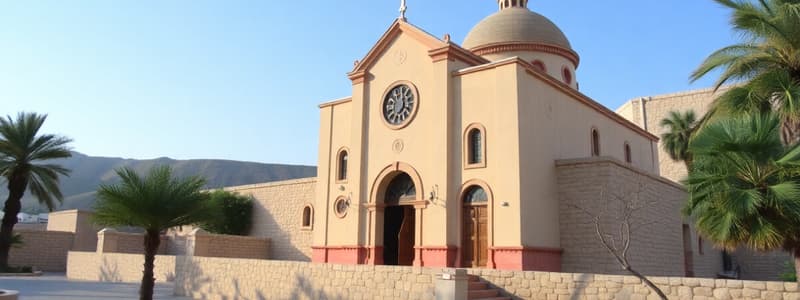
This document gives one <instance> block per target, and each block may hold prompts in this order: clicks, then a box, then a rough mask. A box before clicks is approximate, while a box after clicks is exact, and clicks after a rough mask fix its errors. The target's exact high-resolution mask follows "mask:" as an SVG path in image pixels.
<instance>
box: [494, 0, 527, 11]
mask: <svg viewBox="0 0 800 300" xmlns="http://www.w3.org/2000/svg"><path fill="white" fill-rule="evenodd" d="M497 3H498V4H499V5H500V10H504V9H506V8H512V7H520V8H527V7H528V0H497Z"/></svg>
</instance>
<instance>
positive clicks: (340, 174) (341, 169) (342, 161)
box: [336, 149, 348, 181]
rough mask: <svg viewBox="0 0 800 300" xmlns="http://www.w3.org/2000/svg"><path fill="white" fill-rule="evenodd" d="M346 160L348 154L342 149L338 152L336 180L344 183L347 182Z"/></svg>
mask: <svg viewBox="0 0 800 300" xmlns="http://www.w3.org/2000/svg"><path fill="white" fill-rule="evenodd" d="M347 159H348V154H347V150H346V149H342V150H340V151H339V158H338V160H337V161H338V170H337V172H336V180H337V181H346V180H347Z"/></svg>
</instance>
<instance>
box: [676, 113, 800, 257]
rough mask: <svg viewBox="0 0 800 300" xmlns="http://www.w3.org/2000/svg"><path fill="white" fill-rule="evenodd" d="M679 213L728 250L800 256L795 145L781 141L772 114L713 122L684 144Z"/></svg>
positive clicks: (799, 158)
mask: <svg viewBox="0 0 800 300" xmlns="http://www.w3.org/2000/svg"><path fill="white" fill-rule="evenodd" d="M689 151H690V152H692V153H693V154H694V155H695V163H694V168H693V169H692V172H690V173H689V178H688V179H687V180H686V181H685V183H686V185H687V189H688V191H689V201H688V203H687V206H686V207H685V210H684V213H685V214H687V215H688V216H691V217H692V219H693V220H695V221H694V222H695V223H696V228H697V230H698V232H699V233H700V234H701V235H703V236H704V237H706V238H707V239H709V240H711V241H713V242H714V243H715V244H716V245H717V246H719V247H721V248H724V249H727V250H733V249H736V248H737V247H739V246H746V247H749V248H751V249H754V250H756V251H771V250H776V249H784V250H787V251H791V253H792V254H793V255H794V257H795V260H796V261H800V146H799V145H794V146H785V145H783V143H782V141H781V138H780V120H779V118H778V117H777V116H774V115H771V114H768V115H749V116H744V117H738V118H729V119H723V120H720V121H717V122H713V123H711V124H709V125H708V126H706V127H704V128H703V129H702V130H700V131H699V132H698V133H697V135H696V136H695V137H694V139H693V140H692V141H691V143H690V145H689Z"/></svg>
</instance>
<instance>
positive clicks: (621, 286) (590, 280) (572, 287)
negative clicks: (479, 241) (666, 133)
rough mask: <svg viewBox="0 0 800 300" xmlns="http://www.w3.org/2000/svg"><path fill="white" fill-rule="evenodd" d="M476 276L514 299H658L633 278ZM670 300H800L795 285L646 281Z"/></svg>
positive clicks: (475, 271) (495, 272)
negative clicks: (651, 283) (654, 285)
mask: <svg viewBox="0 0 800 300" xmlns="http://www.w3.org/2000/svg"><path fill="white" fill-rule="evenodd" d="M468 272H469V273H471V274H475V275H479V276H480V277H481V278H482V279H484V280H485V281H488V282H489V283H490V284H491V285H492V286H494V287H496V288H500V289H502V290H503V291H504V293H505V295H507V296H512V297H514V298H515V299H609V300H610V299H658V298H657V296H656V294H655V293H653V292H651V291H650V290H649V289H648V288H647V286H645V285H644V284H642V282H641V280H639V279H638V278H636V277H633V276H622V275H594V274H580V273H574V274H573V273H545V272H522V271H498V270H478V269H473V270H469V271H468ZM649 279H650V280H651V281H652V282H653V283H655V284H656V285H657V286H658V287H659V288H660V289H661V290H662V291H663V292H664V293H665V294H667V297H668V298H669V299H720V300H730V299H743V300H755V299H770V300H779V299H787V300H789V299H792V300H796V299H800V293H799V292H798V288H797V283H793V282H792V283H789V282H764V281H741V280H724V279H701V278H681V277H649Z"/></svg>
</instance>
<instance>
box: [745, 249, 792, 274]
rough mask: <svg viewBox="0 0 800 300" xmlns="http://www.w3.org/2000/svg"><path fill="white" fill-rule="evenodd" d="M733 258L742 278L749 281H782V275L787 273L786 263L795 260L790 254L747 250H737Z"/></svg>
mask: <svg viewBox="0 0 800 300" xmlns="http://www.w3.org/2000/svg"><path fill="white" fill-rule="evenodd" d="M733 257H734V261H735V264H736V265H738V266H739V268H740V270H741V278H742V279H748V280H780V274H781V273H784V272H786V271H787V269H786V267H785V265H786V263H788V262H790V261H793V260H794V258H792V256H791V255H789V253H788V252H783V251H774V252H768V253H756V252H753V251H750V250H747V249H739V250H737V251H736V252H734V253H733Z"/></svg>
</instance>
